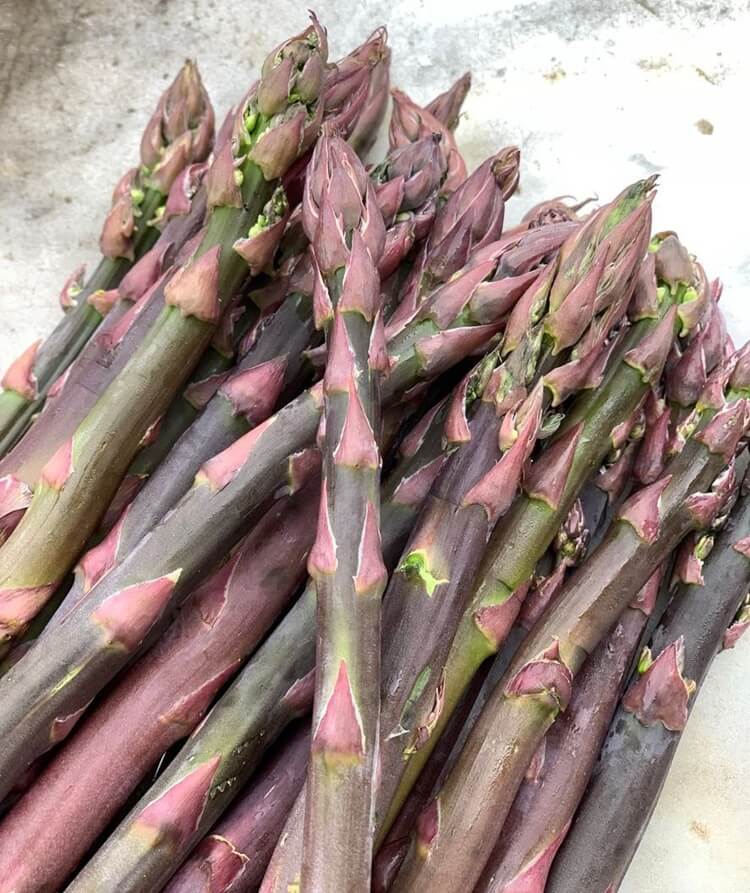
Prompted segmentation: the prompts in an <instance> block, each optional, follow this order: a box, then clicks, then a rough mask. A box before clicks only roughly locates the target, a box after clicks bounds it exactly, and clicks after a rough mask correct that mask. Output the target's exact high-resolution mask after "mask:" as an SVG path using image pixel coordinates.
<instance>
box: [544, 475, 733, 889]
mask: <svg viewBox="0 0 750 893" xmlns="http://www.w3.org/2000/svg"><path fill="white" fill-rule="evenodd" d="M748 480H749V473H748V472H746V474H745V480H744V483H743V487H742V491H741V496H740V499H739V501H738V504H737V506H736V507H735V509H734V511H733V513H732V514H731V515H730V518H729V522H728V524H727V526H726V527H725V529H724V530H723V531H722V532H721V533H720V534H719V536H718V537H717V539H716V542H715V544H714V546H713V549H712V550H711V553H710V554H709V556H708V557H707V558H706V560H705V563H704V564H703V567H702V570H701V577H702V581H701V582H693V583H688V584H683V585H681V586H680V587H679V590H678V592H677V593H676V594H675V598H674V600H673V602H672V605H671V606H670V607H669V609H668V610H667V613H666V616H665V617H664V619H663V620H662V622H661V623H660V624H659V626H658V627H657V629H656V631H655V632H654V635H653V638H652V643H651V646H652V647H651V650H652V652H653V654H654V655H656V657H655V658H654V659H653V661H651V659H650V658H648V659H647V660H646V661H644V663H643V664H642V665H641V666H639V671H640V672H639V674H638V676H639V678H637V679H636V680H635V681H634V682H633V683H632V685H631V687H630V689H629V691H628V692H627V694H626V695H625V697H624V698H623V700H622V703H621V705H620V707H619V709H618V710H617V713H616V714H615V717H614V719H613V721H612V724H611V726H610V730H609V733H608V735H607V740H606V743H605V745H604V749H603V751H602V754H601V756H600V758H599V763H598V764H597V767H596V770H595V772H594V777H593V778H592V780H591V782H590V784H589V787H588V789H587V791H586V794H585V796H584V798H583V802H582V803H581V806H580V807H579V809H578V812H577V814H576V817H575V820H574V822H573V826H572V828H571V830H570V833H569V834H568V837H567V838H566V841H565V843H564V844H563V846H562V848H561V849H560V852H559V853H558V856H557V858H556V859H555V862H554V863H553V867H552V871H551V873H550V877H549V881H548V884H547V889H548V890H553V891H563V890H580V889H583V888H585V889H586V890H592V891H599V890H601V891H606V890H617V888H618V887H619V885H620V882H621V880H622V878H623V875H624V874H625V871H626V869H627V867H628V865H629V864H630V860H631V859H632V857H633V854H634V853H635V850H636V848H637V846H638V843H639V842H640V839H641V836H642V835H643V832H644V831H645V829H646V826H647V824H648V821H649V819H650V818H651V814H652V812H653V809H654V807H655V805H656V802H657V800H658V797H659V794H660V792H661V788H662V785H663V783H664V778H665V777H666V774H667V772H668V771H669V766H670V764H671V762H672V759H673V757H674V754H675V751H676V749H677V746H678V744H679V741H680V736H681V734H682V731H683V730H684V728H685V724H686V723H687V720H688V716H689V714H690V710H691V709H692V706H693V704H694V703H695V695H696V692H697V690H698V689H699V688H700V686H701V684H702V683H703V681H704V679H705V677H706V673H707V672H708V669H709V667H710V665H711V663H712V661H713V659H714V657H715V655H716V653H717V651H719V650H720V649H721V647H722V644H724V645H730V646H731V645H732V644H733V643H734V641H735V635H736V634H737V633H738V632H739V629H738V628H737V627H735V628H734V630H733V629H732V626H730V624H731V623H732V620H733V618H734V617H735V615H736V614H737V613H738V611H739V612H740V617H741V616H742V615H741V611H742V607H741V606H742V604H743V601H744V599H745V597H746V595H747V589H748V586H749V585H750V560H748V543H749V542H750V540H748V537H750V499H749V498H748V496H749V495H750V494H749V493H748ZM709 593H710V597H707V596H708V595H709ZM741 622H744V623H746V620H745V621H741ZM728 627H729V630H728V629H727V628H728ZM612 816H615V817H616V823H615V824H610V825H609V830H610V833H608V834H604V833H603V828H604V826H605V824H606V823H607V822H608V819H609V818H610V817H612ZM593 854H596V858H592V856H593Z"/></svg>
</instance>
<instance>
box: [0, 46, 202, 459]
mask: <svg viewBox="0 0 750 893" xmlns="http://www.w3.org/2000/svg"><path fill="white" fill-rule="evenodd" d="M213 135H214V113H213V109H212V108H211V103H210V102H209V99H208V96H207V94H206V91H205V89H204V87H203V84H202V82H201V79H200V75H199V73H198V68H197V67H196V65H195V64H194V63H193V62H190V61H187V62H186V63H185V65H184V66H183V67H182V69H181V70H180V72H179V74H178V75H177V77H176V78H175V80H174V81H173V82H172V84H171V85H170V86H169V87H168V88H167V90H165V92H164V93H163V94H162V96H161V98H160V99H159V102H158V104H157V106H156V109H155V111H154V113H153V115H152V116H151V119H150V120H149V122H148V125H147V126H146V129H145V130H144V132H143V136H142V138H141V164H140V167H139V168H134V169H133V170H130V171H128V172H127V173H126V174H125V175H124V176H123V177H122V178H121V179H120V181H119V182H118V184H117V186H116V187H115V190H114V193H113V195H112V207H111V208H110V210H109V212H108V214H107V217H106V219H105V221H104V225H103V227H102V233H101V237H100V239H99V246H100V249H101V253H102V260H101V261H100V263H99V265H98V266H97V269H96V270H95V272H94V273H93V274H92V276H91V277H90V279H89V280H88V282H87V283H86V284H85V285H84V284H83V275H84V269H83V268H82V267H81V268H79V269H78V270H76V271H75V272H74V273H73V275H72V276H70V278H69V279H68V280H67V282H66V283H65V285H64V286H63V290H62V293H61V296H60V301H61V304H62V306H63V309H64V310H66V311H67V312H66V315H65V317H64V318H63V319H62V320H61V321H60V322H59V323H58V325H57V327H56V328H55V330H54V331H53V332H52V334H51V335H50V336H49V337H48V338H47V339H46V340H45V341H44V342H40V341H37V342H36V343H35V344H34V345H32V346H31V347H30V348H28V349H27V350H26V351H24V353H23V354H22V355H21V356H20V357H19V358H18V359H17V360H16V361H15V362H14V363H13V364H12V365H11V366H10V368H9V369H8V370H7V371H6V373H5V376H4V377H3V379H2V382H1V384H2V387H3V389H4V390H3V391H2V393H0V456H2V455H4V454H5V453H6V452H7V451H8V450H9V449H10V448H11V447H12V446H13V444H14V443H15V442H16V441H17V440H18V438H19V437H20V436H21V435H22V434H23V432H24V430H25V428H26V426H27V425H28V423H29V421H30V419H31V417H32V416H33V414H34V413H35V412H36V411H37V410H38V409H39V408H40V406H41V405H42V403H43V401H44V399H45V397H46V395H47V392H48V391H49V389H50V387H52V386H53V384H54V383H55V381H57V379H58V378H59V377H60V376H61V375H62V374H63V373H64V372H65V371H66V370H67V369H68V367H69V366H70V364H71V363H72V362H73V360H75V358H76V357H77V356H78V354H79V353H80V351H81V350H82V349H83V347H84V346H85V345H86V343H87V341H88V340H89V338H90V337H91V335H92V333H93V332H94V331H95V330H96V328H97V327H98V326H99V324H100V323H101V321H102V318H103V317H104V315H105V314H106V313H107V311H108V309H109V308H110V307H111V306H112V301H113V299H115V300H116V293H114V294H113V293H112V291H111V290H112V289H116V288H117V286H118V285H119V284H120V281H121V280H122V278H123V276H124V275H125V274H126V273H127V272H128V270H129V269H130V267H131V265H132V264H133V262H134V261H135V260H136V259H138V258H140V257H141V256H142V255H143V254H145V253H146V252H147V251H148V250H149V248H151V246H152V245H153V244H154V242H155V241H156V239H157V237H158V234H159V232H158V229H157V228H156V223H157V222H158V220H159V217H160V215H161V213H162V212H163V210H164V207H163V206H164V200H165V198H166V196H167V195H168V193H169V191H170V187H171V186H172V184H173V182H174V181H175V179H176V178H177V176H178V175H179V174H180V172H181V171H182V170H183V169H184V168H185V167H186V166H187V165H189V164H191V163H192V162H200V161H203V160H204V159H205V158H206V157H207V156H208V154H209V152H210V151H211V145H212V142H213Z"/></svg>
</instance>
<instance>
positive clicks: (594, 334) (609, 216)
mask: <svg viewBox="0 0 750 893" xmlns="http://www.w3.org/2000/svg"><path fill="white" fill-rule="evenodd" d="M651 185H652V184H651V183H650V182H648V181H644V182H642V183H638V184H635V185H634V186H633V187H630V188H629V189H628V190H625V191H624V192H623V193H622V194H621V195H620V196H618V197H617V199H615V201H614V202H613V203H612V204H611V205H608V206H606V207H604V208H602V210H601V211H600V212H598V214H597V215H596V216H595V217H594V218H592V220H591V221H590V222H589V223H588V224H587V225H586V226H585V227H584V228H583V229H582V230H580V231H579V232H578V233H577V234H575V235H573V236H571V237H570V239H569V240H568V242H567V243H566V244H565V245H564V246H563V249H562V250H561V252H560V261H559V267H555V266H552V265H551V266H550V268H549V270H548V271H547V273H546V274H545V275H544V276H543V277H542V278H541V280H540V282H539V283H538V284H537V285H536V286H535V287H532V288H531V289H529V291H528V292H527V294H526V295H525V296H524V298H523V299H522V300H521V301H520V302H519V304H518V305H517V307H516V308H515V310H514V312H513V316H512V317H511V320H510V322H509V325H508V329H507V331H506V335H505V339H504V345H505V346H504V350H505V353H506V355H510V356H512V354H511V351H512V350H513V349H514V348H516V347H522V346H523V345H528V346H527V347H526V348H523V349H521V350H519V353H518V357H519V359H520V360H521V362H520V363H519V369H520V370H523V373H522V374H520V375H519V373H518V372H515V374H514V375H510V371H509V370H507V371H506V378H507V379H508V381H507V382H504V384H508V385H509V387H508V392H507V393H506V392H505V391H503V390H501V392H500V393H501V398H500V401H502V400H507V401H508V403H509V405H511V406H512V405H513V401H514V400H517V399H518V397H519V396H520V397H522V396H523V390H520V392H519V390H518V389H519V388H523V386H524V385H525V384H526V383H527V382H526V381H524V379H523V374H525V372H526V365H527V358H526V356H525V354H526V353H529V352H530V355H531V356H532V357H533V355H534V351H538V352H539V353H540V354H541V355H542V356H545V355H546V359H545V360H544V362H545V364H546V366H547V367H548V374H547V376H546V377H545V379H544V382H545V384H546V385H547V387H548V388H549V389H550V390H551V392H552V394H553V403H557V402H560V401H561V400H562V399H564V398H565V397H567V396H568V394H569V393H570V392H572V391H574V390H575V389H577V388H578V387H582V386H583V387H587V386H588V387H592V386H593V387H595V386H596V385H597V383H598V380H599V379H600V378H601V372H595V371H594V370H595V369H596V368H597V367H599V369H601V366H602V365H603V362H604V361H606V356H607V354H608V352H609V351H610V350H611V345H612V344H613V343H614V342H613V341H612V340H611V339H610V342H609V343H608V341H607V339H608V338H609V333H610V330H611V328H612V327H613V326H614V325H615V324H616V322H617V320H618V319H619V318H620V317H621V316H622V314H623V312H624V309H625V306H626V305H627V302H628V299H629V296H630V288H631V285H630V283H631V282H632V279H633V276H634V270H635V269H636V265H637V262H638V259H639V257H640V256H641V254H642V252H643V251H644V250H645V245H646V243H647V241H648V219H649V217H650V204H649V202H650V199H649V193H650V190H651ZM550 228H553V227H552V226H550V227H542V228H541V230H531V231H530V233H534V232H540V231H541V232H544V231H545V230H546V229H550ZM528 235H529V234H527V238H528ZM608 256H609V257H611V265H610V266H609V267H607V266H605V265H606V262H607V258H608ZM577 279H578V281H579V282H580V284H579V285H578V287H575V286H576V280H577ZM597 304H598V305H599V307H600V313H599V314H598V316H595V314H596V309H597ZM579 305H580V307H579ZM573 307H575V308H576V312H575V313H572V312H568V310H570V309H571V308H573ZM544 314H546V315H544ZM566 319H567V320H575V321H576V322H575V324H576V325H577V326H578V328H577V330H576V328H569V327H568V324H567V323H566V322H565V320H566ZM587 326H588V331H585V329H586V327H587ZM579 339H580V340H579ZM578 340H579V345H578V347H577V348H576V350H575V351H574V352H573V353H572V355H571V356H570V357H569V356H567V355H566V353H565V351H566V348H568V347H570V346H572V345H573V344H575V342H576V341H578ZM543 345H544V346H543ZM556 354H557V355H558V357H559V358H558V359H556V358H555V357H556ZM564 358H565V359H569V360H570V361H569V362H567V363H564V364H563V365H561V366H559V367H558V368H557V369H556V370H555V371H549V369H551V368H552V367H553V366H554V365H556V364H558V363H561V362H562V361H563V359H564ZM537 362H540V360H537ZM579 366H580V367H582V368H583V369H585V370H588V373H587V374H585V375H576V374H575V373H574V374H573V375H572V376H571V375H570V374H569V372H570V370H571V369H573V370H575V369H576V367H579ZM531 371H532V372H533V365H532V367H531ZM589 373H593V374H591V375H590V377H589ZM555 376H556V377H555ZM553 378H554V380H553ZM514 379H516V380H514ZM587 379H589V380H587ZM500 380H501V381H503V379H502V378H501V379H500ZM532 380H533V379H532ZM540 398H541V394H540V395H539V397H538V399H540ZM500 401H498V402H500ZM527 405H531V404H530V402H529V403H528V404H527ZM501 408H503V407H502V403H501ZM540 410H541V403H540V405H539V407H538V408H537V410H536V417H537V420H538V417H539V412H540ZM486 415H487V417H489V413H486ZM534 415H535V414H534V413H531V412H530V413H528V414H527V421H528V420H532V419H533V418H534ZM509 419H510V421H511V422H512V421H513V417H512V416H510V417H509ZM513 427H514V426H513V425H511V426H506V430H507V428H510V430H511V431H512V430H513ZM522 427H523V426H522V425H521V418H520V417H519V420H518V428H517V430H518V431H519V432H521V430H522ZM526 427H527V428H528V431H526V432H524V434H525V436H528V435H529V434H530V435H531V443H530V445H527V444H525V443H524V440H525V436H524V435H522V434H520V433H519V436H518V439H517V441H516V444H517V445H516V446H515V447H514V449H513V450H510V451H508V452H507V453H506V454H505V455H504V456H503V458H502V460H501V461H500V463H499V464H498V465H497V466H495V468H494V469H492V467H491V466H490V470H489V471H487V472H486V475H485V477H484V479H483V480H481V481H478V482H477V481H475V480H474V479H470V480H469V482H468V483H469V484H470V485H471V487H472V489H471V490H470V491H469V492H468V493H466V494H465V493H461V494H460V495H461V497H462V501H464V502H465V501H467V499H468V496H469V494H470V495H471V496H472V497H473V498H474V499H475V500H476V502H477V505H476V507H475V509H474V511H475V514H476V515H477V520H481V512H480V511H477V510H481V509H482V508H483V506H485V505H486V507H487V508H486V509H485V511H486V515H487V520H486V521H485V522H484V523H485V525H486V526H485V531H486V535H485V536H483V537H476V538H474V540H473V543H472V538H469V541H470V544H473V545H474V548H475V550H477V549H481V550H482V551H484V549H485V548H486V542H487V536H489V534H490V532H491V530H492V526H493V525H494V522H495V520H496V519H497V516H498V515H499V514H500V513H501V512H504V511H506V510H507V509H508V506H509V504H510V502H511V500H512V499H513V497H514V495H515V489H516V486H517V483H518V480H519V478H520V474H521V470H522V468H523V465H524V463H525V462H526V460H527V458H528V455H529V453H530V449H531V448H533V443H534V440H535V437H536V434H535V433H534V432H535V429H534V425H533V424H527V425H526ZM600 436H601V435H600ZM511 442H512V441H511ZM562 443H563V445H565V443H566V441H565V440H563V441H562ZM466 449H467V450H469V451H470V450H471V445H469V446H468V447H467V448H466ZM468 454H469V455H472V453H471V452H469V453H468ZM555 455H556V452H555V451H554V450H553V451H552V453H551V456H552V461H553V462H554V460H555ZM548 461H550V460H548ZM582 483H583V479H581V484H582ZM475 484H476V486H475ZM579 486H580V485H579ZM576 495H577V490H573V491H572V492H571V497H570V502H569V503H567V504H566V505H565V507H564V512H563V511H562V510H560V512H559V513H558V514H556V515H555V516H554V517H550V518H549V527H548V528H546V529H545V539H544V542H541V541H540V543H539V546H538V552H535V553H534V558H533V564H532V563H531V562H529V564H530V566H529V568H528V576H529V577H530V576H531V574H532V573H533V569H534V565H535V564H536V562H537V560H538V559H539V558H541V556H542V555H543V554H544V552H545V551H546V549H547V547H548V546H549V544H550V542H551V541H552V539H553V538H554V535H555V533H556V530H557V529H558V528H559V526H560V524H561V523H562V522H563V521H564V519H565V516H566V514H567V512H568V511H569V509H570V505H571V503H572V501H573V500H574V499H575V496H576ZM523 501H524V499H523V498H522V499H521V500H520V502H521V503H523ZM518 504H519V502H518V501H517V502H516V505H515V507H514V508H513V509H511V513H510V518H513V517H514V516H515V515H517V513H518ZM496 506H497V510H496V509H495V507H496ZM464 511H466V510H464ZM549 514H550V516H552V515H553V513H552V512H551V511H550V513H549ZM511 523H512V522H511ZM553 525H554V526H553ZM507 529H510V530H512V529H513V527H512V526H511V527H510V528H507V527H506V525H501V526H500V527H499V528H497V530H498V532H500V531H501V530H507ZM449 530H450V528H449ZM497 537H498V534H496V535H495V536H493V538H492V540H490V549H492V542H493V541H496V540H497ZM456 542H457V543H460V544H461V545H460V548H461V550H463V548H464V542H463V539H462V538H461V539H458V540H457V541H456ZM534 547H536V544H534ZM517 557H518V556H514V558H515V559H517ZM480 558H481V552H478V553H477V554H473V553H472V554H471V560H469V561H467V562H466V570H465V571H464V573H463V575H460V578H459V580H458V582H457V583H456V584H455V586H454V584H453V581H452V578H453V574H443V575H442V576H444V577H446V578H451V582H449V584H448V589H451V588H453V589H454V590H455V592H456V593H457V594H458V593H461V592H465V591H466V589H467V587H469V586H470V585H471V580H472V578H473V573H474V568H475V566H476V564H477V563H478V562H479V559H480ZM523 582H525V581H523ZM453 601H454V604H455V607H454V608H453V614H454V615H458V616H455V617H454V618H451V616H450V613H449V615H448V619H449V620H450V623H449V624H448V627H447V630H446V632H445V633H444V637H445V642H444V644H443V645H442V647H441V648H440V649H438V651H437V652H436V659H435V660H433V659H432V657H431V655H430V652H429V651H425V656H426V658H427V659H426V660H425V662H424V664H421V663H420V667H421V668H423V669H424V674H423V675H424V676H425V677H426V678H423V679H422V678H420V677H417V676H415V677H414V678H413V679H409V678H408V677H407V681H410V682H411V683H412V684H413V685H417V684H418V683H419V684H420V687H421V689H422V690H423V691H422V692H421V693H420V695H419V698H418V703H416V704H415V706H414V708H412V705H411V700H414V698H413V697H412V698H410V699H408V700H407V699H405V698H404V695H405V694H408V692H409V691H410V688H409V687H406V688H405V689H404V692H403V693H402V695H401V696H399V698H398V699H397V700H396V701H395V703H394V706H393V714H392V716H391V717H390V719H391V722H390V724H389V726H388V728H387V730H385V729H384V734H387V735H389V736H390V739H389V741H388V743H387V744H384V749H385V752H386V754H388V753H390V759H388V758H387V757H386V762H387V769H386V771H384V773H383V782H382V787H381V791H380V794H379V798H378V823H379V827H380V829H381V833H385V832H387V829H388V827H389V826H390V823H391V821H392V820H393V818H394V817H395V815H396V814H397V813H398V811H399V810H400V807H401V805H402V803H403V799H404V797H405V796H406V794H407V793H408V790H409V788H410V787H411V784H412V783H413V780H414V779H415V778H416V776H417V775H418V774H419V771H420V769H421V766H422V765H423V762H424V759H426V757H427V755H428V752H429V749H430V747H431V740H433V741H434V740H436V735H439V734H440V724H441V722H442V721H444V720H445V719H447V717H448V716H449V715H450V711H451V709H452V706H453V705H455V703H457V701H458V699H459V698H460V696H461V692H462V691H463V689H464V688H465V685H466V684H467V683H468V681H469V680H470V678H471V676H472V675H473V673H474V672H475V671H476V668H477V667H478V666H479V665H480V664H481V660H479V661H476V651H475V650H474V649H473V648H472V652H471V658H470V660H471V664H470V667H467V668H464V667H462V670H461V673H462V675H461V677H460V678H461V682H460V683H459V684H458V686H457V687H456V688H455V689H453V688H452V686H453V682H452V680H451V679H450V678H449V677H448V672H449V671H450V667H448V668H446V670H445V671H444V670H443V667H444V665H445V664H446V658H447V655H448V652H449V651H450V653H451V654H452V653H453V652H454V651H455V650H456V649H455V646H451V641H452V639H453V634H454V632H455V630H456V625H457V624H459V616H460V612H461V611H462V610H463V609H464V607H465V603H462V602H460V601H458V600H457V599H456V598H455V597H454V599H453ZM520 601H521V598H520V597H518V598H517V599H516V603H517V604H519V605H520ZM415 608H416V606H415ZM407 610H408V609H407ZM470 610H471V614H469V611H470ZM476 610H477V609H476V607H474V608H471V609H470V608H466V612H465V613H464V616H463V619H462V620H461V621H460V624H459V633H458V635H459V636H460V635H461V632H460V630H461V629H462V628H465V627H466V625H467V620H466V618H467V615H468V616H469V617H470V618H471V619H470V621H469V622H470V625H471V628H472V630H473V631H475V632H476V633H477V634H478V635H479V636H481V638H482V639H483V640H484V641H485V642H486V643H487V645H489V646H493V645H494V648H491V650H490V651H489V652H485V654H484V655H483V657H485V656H489V654H491V653H494V651H496V650H497V648H499V646H500V644H502V640H503V639H504V638H505V635H507V632H508V631H509V629H510V626H508V627H503V626H502V624H500V625H499V626H498V627H497V628H495V627H494V624H492V623H491V624H490V627H488V629H487V630H485V631H484V632H483V631H482V627H481V626H480V625H479V624H475V622H474V620H473V617H474V612H475V611H476ZM492 613H493V612H492V611H490V612H489V614H487V615H486V616H487V617H488V618H490V617H491V615H492ZM412 616H413V620H412V623H413V624H416V628H419V629H420V630H421V631H420V633H419V634H418V636H417V638H418V639H419V640H420V641H422V640H423V637H424V636H425V635H427V636H428V637H429V635H430V634H429V633H425V632H424V630H423V629H422V628H421V627H420V616H419V611H416V610H415V611H413V612H412ZM480 616H481V615H480ZM512 619H513V618H512V617H511V618H510V620H511V622H512ZM429 627H430V623H429V621H427V624H426V628H429ZM414 635H415V634H414V633H413V632H412V633H411V635H410V636H405V637H404V638H403V639H399V640H398V641H399V642H401V643H402V644H401V645H400V652H401V656H400V658H399V660H401V659H405V658H404V653H405V652H407V651H408V650H409V648H408V646H406V644H405V643H406V642H407V641H409V639H410V638H412V639H413V638H414ZM412 651H413V649H412ZM462 659H463V661H464V663H465V662H466V655H463V658H462ZM398 663H399V661H396V660H394V661H393V662H392V666H393V674H394V676H393V678H394V679H400V678H401V676H402V674H401V672H400V670H397V669H396V668H397V665H398ZM410 663H414V660H413V658H410ZM428 680H429V684H428ZM446 694H447V696H448V697H449V698H450V700H448V701H447V706H446V702H444V701H443V698H444V697H446ZM389 699H390V696H389ZM391 703H393V702H391ZM407 708H408V712H409V716H408V717H406V718H404V716H403V713H404V711H405V710H407ZM405 719H406V722H405ZM401 727H403V728H404V730H405V732H406V734H404V735H399V734H398V733H397V730H398V729H399V728H401ZM435 729H437V731H436V732H435ZM412 767H413V768H412Z"/></svg>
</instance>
